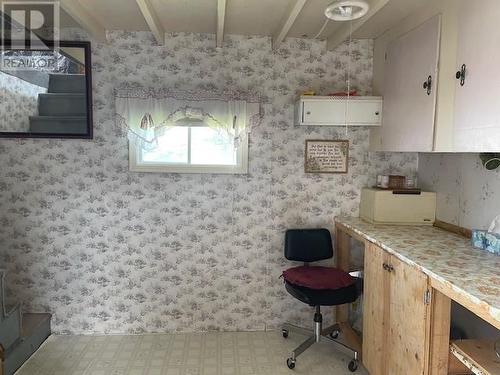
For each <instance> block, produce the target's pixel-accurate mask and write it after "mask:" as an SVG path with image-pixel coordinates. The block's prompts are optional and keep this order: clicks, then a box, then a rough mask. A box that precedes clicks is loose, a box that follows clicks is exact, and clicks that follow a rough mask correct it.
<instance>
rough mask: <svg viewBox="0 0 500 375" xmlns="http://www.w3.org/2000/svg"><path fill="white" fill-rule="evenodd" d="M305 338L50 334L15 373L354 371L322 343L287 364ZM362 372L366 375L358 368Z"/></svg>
mask: <svg viewBox="0 0 500 375" xmlns="http://www.w3.org/2000/svg"><path fill="white" fill-rule="evenodd" d="M304 339H305V336H303V335H300V334H298V333H293V332H291V333H290V336H289V338H288V339H284V338H282V337H281V334H280V333H279V332H237V333H229V332H224V333H219V332H213V333H193V334H155V335H128V336H51V337H50V338H49V339H48V340H47V341H46V342H45V344H44V345H42V347H41V348H40V349H39V350H38V351H37V352H36V353H35V354H34V356H33V357H32V358H31V359H30V360H29V361H28V362H27V363H25V365H24V366H23V367H22V368H21V369H20V370H19V371H18V372H17V373H16V375H219V374H220V375H281V374H283V375H284V374H289V375H290V374H308V375H320V374H321V375H325V374H336V375H342V374H351V373H350V372H349V371H348V370H347V363H348V362H349V360H350V358H349V357H348V356H346V355H344V354H342V353H341V352H339V351H336V348H335V347H334V345H333V344H330V343H328V342H321V343H319V344H315V346H313V348H311V349H310V350H308V351H306V352H305V353H303V354H302V355H301V356H300V357H299V358H298V359H297V365H296V368H295V370H293V371H292V370H289V369H288V368H287V367H286V365H285V360H286V358H287V357H288V354H289V352H290V350H292V349H293V348H295V347H296V346H297V345H298V344H299V343H300V342H302V341H303V340H304ZM356 374H358V375H366V374H367V373H366V372H365V371H364V370H363V369H358V371H357V372H356Z"/></svg>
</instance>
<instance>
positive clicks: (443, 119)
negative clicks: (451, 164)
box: [370, 0, 500, 152]
mask: <svg viewBox="0 0 500 375" xmlns="http://www.w3.org/2000/svg"><path fill="white" fill-rule="evenodd" d="M439 20H440V21H439ZM499 22H500V1H499V0H474V1H470V0H433V1H431V2H428V3H427V4H426V5H425V6H423V7H422V8H421V9H419V10H418V11H417V12H415V13H414V14H412V15H410V16H408V17H407V18H405V19H404V20H402V21H401V22H400V24H398V25H397V26H395V27H394V28H392V29H390V30H388V31H387V32H385V33H384V34H382V35H381V36H380V37H379V38H377V39H376V40H375V48H374V74H373V77H374V78H373V91H374V93H375V94H377V95H382V96H383V97H384V113H383V115H384V116H383V118H384V120H383V122H382V126H381V128H380V129H376V130H374V131H372V132H371V137H370V145H371V149H372V150H375V151H417V152H500V105H499V99H498V98H500V74H498V73H497V70H498V67H499V66H500V27H499V26H498V23H499ZM386 56H387V58H386ZM462 67H463V69H462ZM434 69H435V73H434V74H432V73H428V72H432V71H434ZM462 72H463V74H462ZM426 74H429V75H431V76H432V92H431V95H429V96H427V97H426V96H425V90H424V89H423V86H422V85H423V82H424V81H425V79H426V77H425V75H426ZM457 74H458V75H457Z"/></svg>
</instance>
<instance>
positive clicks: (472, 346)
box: [450, 340, 500, 375]
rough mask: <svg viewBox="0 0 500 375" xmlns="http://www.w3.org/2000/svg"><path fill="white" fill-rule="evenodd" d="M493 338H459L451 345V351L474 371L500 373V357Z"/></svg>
mask: <svg viewBox="0 0 500 375" xmlns="http://www.w3.org/2000/svg"><path fill="white" fill-rule="evenodd" d="M494 345H495V344H494V341H492V340H457V341H453V342H452V343H451V345H450V351H451V353H452V354H453V355H454V356H455V357H457V359H458V360H459V361H460V362H462V363H463V364H464V365H465V366H466V367H467V368H469V369H470V370H471V371H472V372H474V373H479V374H485V375H496V374H500V358H498V357H497V356H496V353H495V348H494Z"/></svg>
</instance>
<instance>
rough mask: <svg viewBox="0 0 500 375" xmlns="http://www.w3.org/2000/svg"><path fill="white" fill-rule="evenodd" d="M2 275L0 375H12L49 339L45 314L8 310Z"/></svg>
mask: <svg viewBox="0 0 500 375" xmlns="http://www.w3.org/2000/svg"><path fill="white" fill-rule="evenodd" d="M4 288H5V271H3V270H0V375H12V374H14V372H15V371H16V370H17V369H18V368H19V367H21V365H22V364H23V363H24V362H26V360H27V359H28V358H29V357H30V356H31V355H32V354H33V353H34V352H35V351H36V350H37V349H38V347H39V346H40V345H41V344H42V343H43V342H44V341H45V340H46V339H47V337H49V336H50V318H51V315H50V314H47V313H23V312H22V310H21V305H20V304H18V305H15V306H13V307H7V305H6V301H5V291H4Z"/></svg>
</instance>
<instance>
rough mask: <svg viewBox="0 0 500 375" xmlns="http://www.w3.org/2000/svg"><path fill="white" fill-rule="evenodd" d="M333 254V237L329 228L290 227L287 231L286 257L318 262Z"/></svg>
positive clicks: (300, 260) (299, 260)
mask: <svg viewBox="0 0 500 375" xmlns="http://www.w3.org/2000/svg"><path fill="white" fill-rule="evenodd" d="M332 256H333V247H332V237H331V235H330V231H329V230H328V229H289V230H287V231H286V233H285V258H286V259H288V260H295V261H298V262H316V261H318V260H323V259H329V258H331V257H332Z"/></svg>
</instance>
